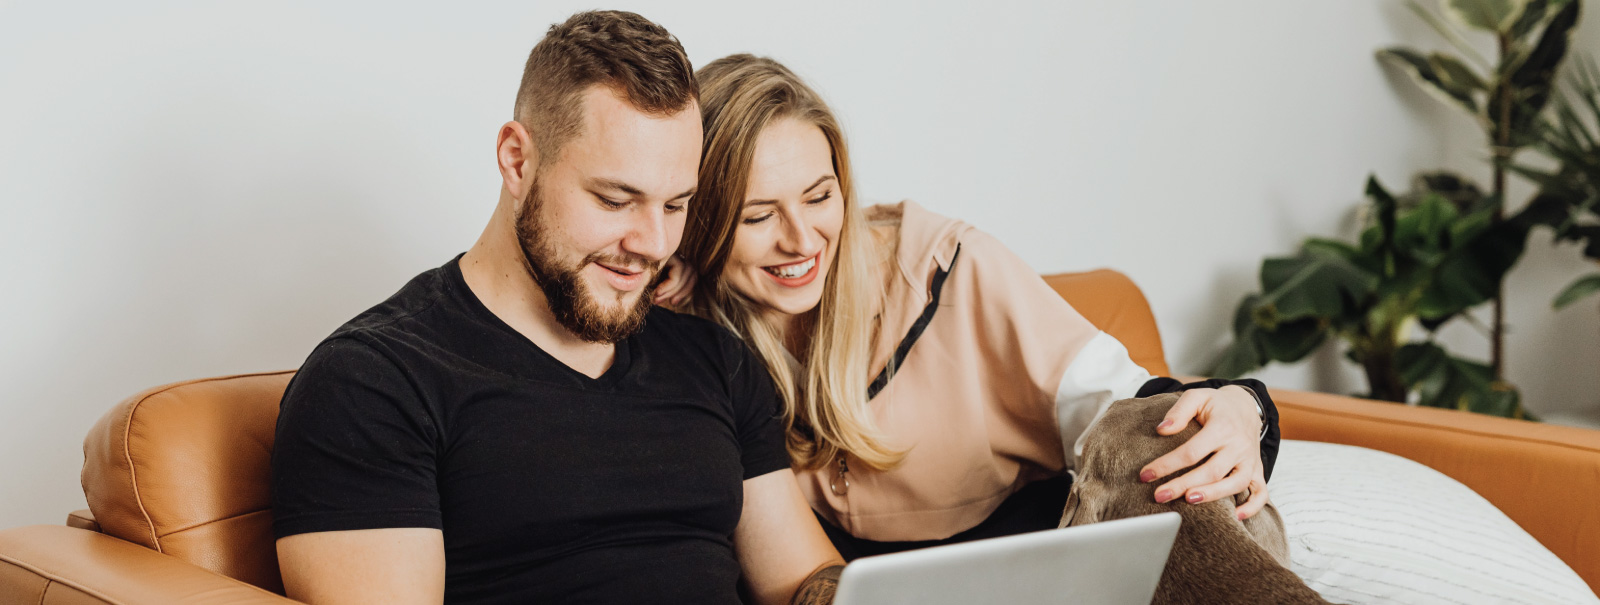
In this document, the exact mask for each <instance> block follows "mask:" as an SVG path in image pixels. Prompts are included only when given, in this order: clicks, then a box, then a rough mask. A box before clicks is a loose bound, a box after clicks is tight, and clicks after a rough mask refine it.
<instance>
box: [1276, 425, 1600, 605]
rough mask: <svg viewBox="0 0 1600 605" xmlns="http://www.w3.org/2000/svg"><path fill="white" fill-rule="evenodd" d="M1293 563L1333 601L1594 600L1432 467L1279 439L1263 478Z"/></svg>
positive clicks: (1540, 550)
mask: <svg viewBox="0 0 1600 605" xmlns="http://www.w3.org/2000/svg"><path fill="white" fill-rule="evenodd" d="M1271 495H1272V501H1273V503H1274V504H1275V505H1277V507H1278V511H1279V512H1280V513H1281V514H1282V515H1283V521H1284V525H1285V529H1286V530H1287V533H1288V537H1289V549H1290V559H1291V560H1292V563H1293V568H1294V572H1295V573H1296V574H1297V575H1299V576H1300V577H1301V578H1302V579H1304V580H1305V581H1306V584H1307V585H1309V586H1310V587H1311V588H1312V589H1314V590H1316V591H1317V592H1319V593H1321V594H1322V595H1323V597H1324V598H1327V599H1328V600H1331V601H1335V602H1340V603H1459V604H1473V603H1573V604H1576V603H1600V599H1597V598H1596V597H1595V594H1594V592H1593V591H1592V590H1591V589H1590V588H1589V586H1588V585H1587V584H1585V583H1584V581H1583V580H1582V579H1581V578H1579V577H1578V575H1577V574H1576V573H1574V572H1573V571H1572V569H1571V568H1569V567H1567V565H1566V564H1565V563H1563V562H1562V561H1561V559H1559V558H1557V557H1556V556H1555V555H1554V554H1551V553H1550V551H1549V550H1548V549H1546V548H1545V547H1544V546H1543V545H1541V544H1539V542H1538V541H1537V540H1535V539H1533V537H1532V536H1530V535H1528V533H1527V532H1525V531H1523V530H1522V528H1521V527H1518V526H1517V524H1516V523H1515V522H1513V521H1512V520H1511V519H1510V518H1508V517H1506V516H1505V514H1503V513H1501V512H1500V510H1499V509H1496V508H1495V507H1494V505H1492V504H1490V503H1489V501H1487V500H1484V499H1483V498H1482V497H1481V496H1479V495H1478V494H1477V493H1475V492H1473V491H1472V490H1471V489H1469V488H1467V487H1466V486H1464V485H1462V484H1460V483H1458V482H1457V481H1455V480H1454V479H1451V478H1449V477H1447V476H1445V475H1444V474H1442V473H1439V472H1438V471H1435V470H1433V469H1430V468H1428V467H1426V466H1423V465H1421V464H1418V463H1416V462H1412V461H1410V460H1407V459H1405V458H1401V457H1399V456H1396V455H1393V454H1388V453H1384V452H1380V451H1377V450H1370V449H1366V448H1361V447H1355V446H1349V445H1338V444H1331V443H1317V442H1312V441H1294V440H1285V441H1284V442H1283V444H1282V447H1281V449H1280V450H1279V452H1278V463H1277V469H1276V470H1275V472H1274V473H1273V478H1272V483H1271Z"/></svg>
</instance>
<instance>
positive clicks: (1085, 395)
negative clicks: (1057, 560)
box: [657, 55, 1277, 559]
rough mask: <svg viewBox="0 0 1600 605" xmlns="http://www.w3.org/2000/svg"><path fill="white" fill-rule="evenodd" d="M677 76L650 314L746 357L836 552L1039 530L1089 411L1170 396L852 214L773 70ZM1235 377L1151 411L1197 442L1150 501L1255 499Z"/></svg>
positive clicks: (957, 254) (1089, 329) (1053, 302)
mask: <svg viewBox="0 0 1600 605" xmlns="http://www.w3.org/2000/svg"><path fill="white" fill-rule="evenodd" d="M696 75H697V77H698V78H699V83H700V87H701V99H700V103H701V111H702V116H703V124H704V127H705V135H706V139H705V147H704V155H703V156H702V159H701V168H700V185H699V190H698V193H697V194H696V197H695V200H694V202H693V203H692V204H690V209H689V216H688V224H687V226H686V227H685V232H684V236H683V243H682V245H681V246H680V247H679V256H680V257H681V262H679V263H675V265H677V266H676V267H674V270H673V271H672V275H673V277H671V278H670V279H669V280H668V281H667V282H666V283H664V284H663V285H662V288H661V289H660V290H659V291H658V294H657V300H658V302H663V303H670V304H674V305H685V304H686V306H687V309H688V310H689V311H691V312H693V313H696V314H698V315H701V316H704V317H708V318H711V319H713V320H715V321H717V322H719V323H721V324H722V325H724V326H726V327H727V328H729V329H731V330H733V331H734V332H735V333H737V334H738V335H739V336H741V337H742V338H744V339H745V340H746V341H747V342H748V343H749V344H750V345H751V347H752V348H753V349H755V351H756V352H757V353H758V354H759V355H760V356H761V357H762V358H763V359H764V360H765V361H766V363H767V366H768V370H769V372H770V373H771V374H772V378H773V381H774V382H775V383H776V385H777V388H778V391H779V392H780V393H781V395H782V396H783V397H784V400H785V403H786V410H787V418H786V421H787V426H788V447H789V451H790V454H791V456H792V459H793V465H794V468H795V472H796V474H797V476H798V477H799V480H800V482H801V488H802V490H803V491H804V492H805V494H806V497H807V498H808V499H809V500H810V503H811V506H812V508H813V509H814V510H815V511H816V512H817V514H818V516H819V517H821V519H822V520H823V521H824V523H823V525H824V527H825V529H827V530H828V532H829V536H830V537H831V538H833V540H834V542H835V545H836V546H838V547H839V550H840V553H841V554H842V555H844V556H845V558H847V559H851V558H854V557H857V556H864V555H871V554H879V553H884V552H893V551H898V550H905V549H908V548H917V547H922V546H931V545H935V544H940V543H946V542H955V541H963V540H970V539H975V538H983V537H991V536H997V535H1005V534H1011V533H1019V532H1022V531H1031V530H1036V529H1044V528H1048V527H1054V526H1055V523H1056V521H1057V519H1058V518H1059V516H1060V514H1061V508H1062V504H1063V503H1064V501H1065V499H1066V491H1067V487H1068V485H1069V480H1068V479H1067V478H1066V477H1065V475H1066V473H1067V472H1068V471H1069V470H1070V469H1071V468H1072V464H1073V462H1074V457H1075V454H1076V453H1077V452H1078V451H1079V450H1078V448H1077V446H1078V443H1077V441H1078V438H1079V437H1080V436H1081V435H1083V433H1084V431H1085V429H1086V428H1087V427H1088V426H1089V425H1090V424H1091V423H1092V422H1093V420H1094V419H1095V418H1096V417H1097V415H1098V414H1099V413H1100V412H1101V411H1103V410H1104V409H1105V407H1106V406H1108V405H1109V404H1110V403H1111V402H1112V401H1115V400H1117V399H1122V398H1127V397H1133V396H1136V395H1139V396H1144V395H1150V394H1154V393H1157V392H1165V391H1171V390H1180V389H1184V388H1185V387H1184V386H1183V385H1179V384H1178V382H1177V381H1175V380H1172V379H1168V378H1152V377H1151V376H1150V375H1149V374H1148V373H1147V372H1145V371H1144V370H1143V369H1142V368H1140V367H1138V366H1137V365H1135V364H1134V363H1133V362H1132V361H1131V360H1130V359H1129V358H1128V353H1127V351H1126V350H1125V349H1124V348H1123V347H1122V345H1121V344H1120V343H1118V342H1117V341H1116V340H1115V339H1114V338H1112V337H1110V336H1109V335H1107V334H1105V333H1103V332H1100V331H1099V330H1097V329H1095V328H1094V327H1093V326H1092V325H1090V324H1089V323H1088V322H1087V321H1086V320H1084V319H1083V318H1082V317H1081V316H1080V315H1078V313H1077V312H1076V311H1074V310H1073V309H1072V308H1071V306H1069V305H1068V304H1067V303H1066V302H1065V301H1063V300H1062V299H1061V298H1060V297H1059V296H1057V295H1056V293H1055V292H1054V291H1052V290H1051V289H1050V288H1049V286H1047V285H1046V284H1045V283H1044V282H1043V280H1041V279H1040V278H1039V276H1038V275H1037V274H1036V273H1034V272H1033V271H1032V269H1030V268H1028V266H1027V265H1026V264H1025V263H1023V262H1022V261H1021V259H1019V258H1017V257H1016V256H1015V255H1014V254H1012V253H1011V252H1010V251H1009V250H1007V249H1006V248H1005V247H1004V246H1002V245H1001V244H1000V243H999V242H997V241H995V239H994V238H992V237H990V236H988V235H987V234H984V233H982V232H980V231H977V230H976V229H973V228H972V227H970V226H968V225H966V224H965V223H962V222H960V221H957V220H953V219H948V218H945V217H942V216H938V215H936V214H933V213H931V212H928V211H926V210H923V209H922V208H920V207H918V206H917V205H915V204H913V203H911V202H903V203H901V204H895V205H888V206H873V207H870V208H864V209H860V208H858V207H857V206H856V198H855V191H854V189H852V187H851V171H850V161H849V153H848V150H847V147H846V146H845V141H844V136H843V133H842V132H841V131H840V129H839V125H838V122H837V120H835V118H834V116H833V114H832V112H831V111H829V109H828V107H827V105H825V104H824V103H823V102H822V100H821V98H820V97H818V96H817V94H816V93H815V92H814V91H812V90H811V89H810V88H809V87H807V86H806V85H805V84H804V83H803V82H802V81H801V80H800V79H799V78H798V77H796V76H795V75H794V74H793V73H792V72H790V71H789V70H788V69H786V68H784V67H783V66H782V65H780V64H778V63H777V62H775V61H772V60H770V59H765V58H760V57H754V56H751V55H734V56H729V57H725V58H723V59H719V60H717V61H714V62H712V63H711V64H709V65H706V66H704V67H703V68H701V69H700V70H699V71H698V72H697V74H696ZM684 265H686V269H687V270H685V267H684ZM696 275H698V276H703V277H701V278H700V279H695V278H694V277H693V276H696ZM1239 384H1240V385H1244V387H1249V388H1243V387H1241V386H1239V385H1230V384H1229V383H1228V382H1227V381H1208V382H1206V383H1197V384H1195V385H1190V386H1192V387H1193V388H1192V389H1190V390H1188V392H1187V393H1186V394H1185V395H1184V397H1183V398H1182V399H1181V401H1180V403H1179V404H1178V405H1177V406H1175V407H1174V408H1173V412H1172V414H1171V415H1169V417H1168V419H1167V420H1168V422H1165V423H1163V425H1162V426H1161V427H1160V428H1159V430H1160V432H1162V433H1164V434H1171V433H1175V432H1177V431H1178V430H1180V429H1181V428H1182V427H1183V426H1185V425H1186V424H1187V423H1188V421H1189V420H1190V419H1191V418H1193V419H1195V420H1197V421H1198V422H1200V423H1201V424H1202V425H1203V427H1204V428H1203V429H1202V431H1201V432H1200V433H1199V434H1197V435H1196V436H1195V437H1194V438H1193V439H1191V440H1190V441H1189V442H1188V443H1187V444H1186V445H1185V446H1183V447H1181V448H1179V449H1178V450H1176V451H1174V452H1173V453H1172V454H1170V455H1168V456H1166V457H1163V458H1162V459H1160V460H1157V461H1156V462H1153V463H1152V464H1151V465H1150V466H1149V467H1146V469H1144V471H1143V472H1142V473H1141V479H1143V480H1145V481H1151V480H1154V479H1156V478H1159V477H1165V476H1167V475H1169V474H1171V473H1172V472H1174V471H1176V470H1179V469H1183V468H1184V467H1188V466H1190V465H1192V464H1194V463H1196V462H1198V461H1200V460H1202V459H1203V458H1205V457H1206V456H1210V459H1209V460H1207V461H1206V463H1205V464H1203V465H1200V466H1198V467H1196V468H1195V469H1194V470H1193V471H1191V472H1189V473H1187V474H1185V475H1183V476H1180V477H1178V478H1176V479H1174V480H1173V481H1172V482H1170V483H1168V484H1166V485H1165V486H1163V488H1162V491H1160V492H1158V493H1157V498H1158V499H1161V500H1163V501H1165V500H1171V499H1174V498H1178V497H1184V498H1187V499H1189V500H1190V501H1191V502H1203V501H1210V500H1216V499H1219V498H1224V497H1232V496H1233V495H1235V494H1238V493H1244V492H1246V491H1248V492H1249V493H1250V495H1249V498H1248V500H1247V501H1246V502H1245V503H1244V504H1242V505H1241V506H1240V507H1239V509H1240V512H1241V515H1243V516H1248V515H1252V514H1254V513H1255V512H1256V511H1258V510H1260V509H1261V507H1262V506H1264V505H1265V504H1266V486H1265V478H1266V475H1267V472H1269V471H1270V465H1271V461H1272V458H1273V456H1274V455H1275V453H1276V449H1277V447H1276V446H1277V431H1276V412H1275V410H1274V409H1273V407H1272V404H1271V401H1270V400H1269V399H1268V398H1267V396H1266V390H1265V388H1264V387H1262V386H1261V385H1260V383H1259V382H1255V381H1240V383H1239ZM1263 426H1265V430H1263Z"/></svg>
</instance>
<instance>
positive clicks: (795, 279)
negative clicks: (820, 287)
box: [761, 253, 822, 288]
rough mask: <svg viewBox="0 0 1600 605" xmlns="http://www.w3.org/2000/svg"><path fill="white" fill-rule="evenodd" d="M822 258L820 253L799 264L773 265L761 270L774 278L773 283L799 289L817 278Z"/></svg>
mask: <svg viewBox="0 0 1600 605" xmlns="http://www.w3.org/2000/svg"><path fill="white" fill-rule="evenodd" d="M821 258H822V254H821V253H818V254H817V255H816V256H813V257H811V258H808V259H805V260H803V261H800V262H797V263H789V264H786V265H772V266H769V267H762V268H761V269H762V271H765V272H766V274H767V275H768V276H770V277H772V281H775V282H778V285H780V286H784V287H787V288H799V287H801V286H804V285H806V284H809V283H811V281H812V280H814V279H816V278H817V274H818V273H819V271H817V267H818V266H819V265H821V264H822V263H821Z"/></svg>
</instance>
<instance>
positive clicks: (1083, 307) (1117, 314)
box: [1044, 269, 1172, 376]
mask: <svg viewBox="0 0 1600 605" xmlns="http://www.w3.org/2000/svg"><path fill="white" fill-rule="evenodd" d="M1044 281H1045V283H1047V284H1050V287H1051V288H1055V291H1056V293H1057V294H1060V295H1061V298H1064V299H1066V300H1067V303H1068V304H1071V305H1072V308H1073V309H1076V310H1077V311H1078V313H1079V314H1080V315H1083V318H1084V319H1087V320H1089V323H1092V324H1094V326H1095V327H1096V328H1100V331H1102V332H1105V333H1107V334H1110V335H1111V336H1112V337H1113V338H1116V339H1117V341H1118V342H1121V343H1122V346H1124V347H1127V348H1128V356H1129V357H1132V358H1133V362H1134V363H1136V364H1139V367H1142V368H1144V369H1145V371H1146V372H1149V373H1151V374H1153V375H1156V376H1171V375H1172V370H1170V369H1169V368H1167V356H1166V353H1165V352H1163V351H1162V349H1161V331H1160V330H1157V329H1156V316H1155V314H1153V313H1151V312H1150V303H1149V302H1148V301H1146V300H1145V298H1144V293H1143V292H1140V291H1139V286H1136V285H1134V283H1133V280H1131V279H1128V276H1126V275H1123V274H1121V273H1118V272H1116V271H1112V270H1110V269H1097V270H1094V271H1085V272H1082V273H1057V274H1055V275H1046V276H1044Z"/></svg>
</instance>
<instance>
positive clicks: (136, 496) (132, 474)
mask: <svg viewBox="0 0 1600 605" xmlns="http://www.w3.org/2000/svg"><path fill="white" fill-rule="evenodd" d="M294 371H295V370H278V371H275V372H254V373H250V374H234V375H231V376H217V377H214V378H201V379H198V380H189V381H185V382H180V383H177V384H173V385H169V386H167V387H166V388H163V389H161V390H159V391H155V392H152V393H148V394H146V395H145V396H144V397H140V398H139V400H138V401H136V402H134V403H133V405H131V406H128V416H127V422H126V423H124V426H123V427H122V454H123V457H124V458H126V459H127V461H128V480H129V481H131V482H132V484H133V501H134V502H135V503H137V504H138V505H139V514H141V515H144V522H145V524H146V525H148V526H149V527H150V543H151V544H154V545H155V551H156V552H164V551H162V550H161V536H160V535H159V534H157V533H156V523H155V521H154V520H152V519H151V518H150V511H149V509H147V508H145V506H144V497H143V496H142V495H141V494H140V493H139V477H138V473H137V472H136V471H135V470H134V468H133V466H134V465H133V449H132V448H130V447H128V436H129V434H131V433H132V432H133V414H134V412H136V411H137V410H138V409H139V406H141V405H144V402H146V401H149V400H150V398H151V397H155V396H156V395H160V394H162V393H165V392H167V391H170V390H173V389H176V388H178V387H182V386H188V385H191V384H198V383H202V382H218V381H223V380H233V379H237V378H250V377H255V376H276V375H279V374H288V373H292V372H294ZM102 527H103V526H102ZM178 531H182V530H178ZM171 533H176V532H171ZM168 535H170V533H169V534H168Z"/></svg>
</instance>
